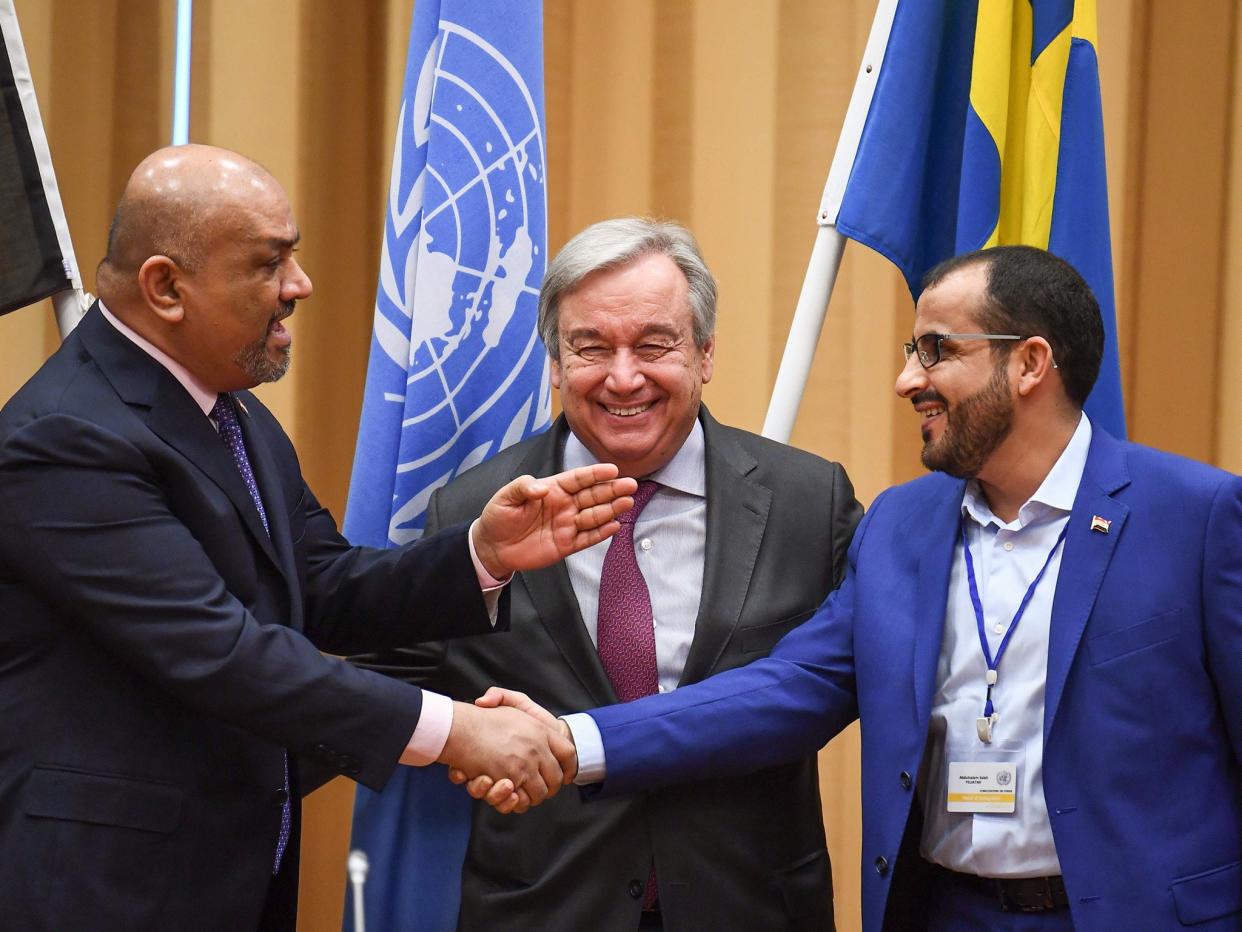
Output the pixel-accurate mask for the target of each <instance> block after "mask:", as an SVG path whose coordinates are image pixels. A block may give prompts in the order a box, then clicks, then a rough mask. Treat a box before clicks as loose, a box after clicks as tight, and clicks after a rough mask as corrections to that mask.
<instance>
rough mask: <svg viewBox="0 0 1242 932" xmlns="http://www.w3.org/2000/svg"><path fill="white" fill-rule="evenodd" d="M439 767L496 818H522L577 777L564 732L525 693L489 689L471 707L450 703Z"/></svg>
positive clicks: (570, 744)
mask: <svg viewBox="0 0 1242 932" xmlns="http://www.w3.org/2000/svg"><path fill="white" fill-rule="evenodd" d="M438 760H439V762H440V763H442V764H447V765H448V767H449V779H450V780H452V781H453V782H454V783H459V784H460V783H465V784H466V790H467V791H468V792H469V793H470V795H471V796H472V797H474V798H475V799H482V800H484V801H486V802H487V803H488V805H490V806H492V807H494V808H495V809H496V810H497V811H498V812H502V813H510V812H519V813H520V812H525V811H526V810H527V809H529V808H530V807H531V806H537V805H539V804H540V803H541V802H543V801H544V800H545V799H546V798H548V797H549V796H555V795H556V793H557V791H558V790H559V789H560V788H561V787H562V786H566V785H568V784H570V783H572V782H573V780H574V776H575V775H576V774H577V773H578V752H577V750H576V749H575V747H574V742H573V739H572V737H571V736H570V733H569V726H567V725H566V724H565V723H564V722H562V721H561V720H560V719H558V718H556V717H555V716H554V715H552V713H551V712H549V711H547V710H546V709H545V708H543V707H542V706H540V705H538V704H537V703H536V702H534V701H533V700H532V699H531V698H530V697H529V696H527V695H526V694H525V693H521V692H517V691H515V690H508V689H501V688H500V687H499V686H493V687H491V688H490V689H488V691H487V692H486V693H484V694H483V695H482V696H480V697H479V698H478V699H476V700H475V701H474V705H471V704H469V703H466V702H454V703H453V727H452V730H451V731H450V732H449V736H448V740H447V741H446V742H445V744H444V750H443V752H441V754H440V757H439V759H438Z"/></svg>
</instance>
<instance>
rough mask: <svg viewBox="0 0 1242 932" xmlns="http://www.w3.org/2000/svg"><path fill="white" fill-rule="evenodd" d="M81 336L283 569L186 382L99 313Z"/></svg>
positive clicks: (129, 399) (127, 398)
mask: <svg viewBox="0 0 1242 932" xmlns="http://www.w3.org/2000/svg"><path fill="white" fill-rule="evenodd" d="M75 332H80V338H81V340H82V343H83V345H84V346H85V347H86V350H87V352H89V353H90V355H91V358H92V359H94V360H95V362H96V364H97V365H98V366H99V368H100V371H101V372H103V374H104V376H105V377H106V378H107V379H108V381H109V382H110V383H111V384H112V386H113V388H115V389H116V392H117V394H118V395H120V397H121V400H122V401H124V402H125V403H126V404H128V405H130V406H131V407H137V408H140V409H145V410H146V423H147V426H148V427H150V428H151V430H152V431H154V432H155V433H156V434H157V435H158V436H159V437H160V439H161V440H163V441H164V442H165V443H167V444H168V445H169V446H171V447H173V448H174V449H176V450H177V451H178V452H180V453H181V455H182V456H184V457H185V458H186V459H187V460H189V462H191V463H192V464H194V466H196V467H197V468H198V469H199V470H200V471H201V472H202V473H203V474H204V475H205V476H206V477H207V478H208V479H210V480H211V481H212V482H213V483H214V484H215V485H217V486H219V488H220V489H221V490H222V491H223V492H224V493H225V495H227V496H228V498H229V500H230V501H231V502H232V503H233V505H234V507H235V508H236V509H237V512H238V514H239V516H240V517H241V520H242V523H243V524H245V526H246V528H247V530H248V531H249V532H250V536H251V537H253V538H254V540H255V543H256V544H257V545H258V546H259V548H260V549H261V550H262V551H263V552H264V553H266V554H267V555H268V557H270V558H271V560H272V561H273V562H274V563H276V565H277V566H279V565H280V561H279V560H278V559H277V555H276V550H275V548H274V547H273V546H272V542H271V540H270V539H269V538H268V535H267V532H266V531H265V530H264V529H263V523H262V521H260V520H259V513H258V512H257V511H256V510H255V507H254V502H252V501H251V500H250V493H249V492H248V491H247V490H246V485H245V483H244V482H243V481H242V478H241V474H240V473H239V472H238V471H237V466H236V464H235V463H234V462H233V459H232V457H231V456H230V455H229V451H228V449H227V448H226V447H225V445H224V444H223V443H222V442H221V440H220V435H219V434H217V433H216V430H215V428H214V427H213V426H212V424H211V421H210V420H209V419H208V418H207V416H206V415H204V414H203V412H202V410H201V409H200V408H199V407H198V405H197V404H196V403H195V402H194V399H193V398H191V397H190V395H189V393H188V392H187V391H186V390H185V389H184V388H183V387H182V385H181V383H180V382H178V381H177V380H176V378H175V377H174V376H173V375H172V373H171V372H169V371H168V370H167V369H165V368H164V367H163V366H161V365H160V364H159V363H158V362H156V361H155V360H154V359H152V358H151V357H150V356H148V355H147V354H146V353H145V352H143V351H142V350H141V349H140V348H139V347H137V346H135V345H134V344H133V343H131V342H130V341H129V340H128V339H127V338H126V337H125V336H124V335H122V334H121V333H119V332H118V331H117V330H116V328H114V327H113V326H112V325H111V324H109V323H108V322H107V321H106V320H105V319H104V318H103V315H101V314H100V313H99V312H98V311H97V310H95V309H94V308H92V310H91V312H90V313H88V314H87V315H86V317H84V318H83V319H82V322H81V323H80V324H79V325H78V328H77V331H75ZM247 452H249V450H247Z"/></svg>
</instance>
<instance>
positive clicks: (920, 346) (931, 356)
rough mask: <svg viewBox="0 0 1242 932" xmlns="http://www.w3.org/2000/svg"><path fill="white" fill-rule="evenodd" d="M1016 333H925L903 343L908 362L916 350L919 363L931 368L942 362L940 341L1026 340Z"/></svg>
mask: <svg viewBox="0 0 1242 932" xmlns="http://www.w3.org/2000/svg"><path fill="white" fill-rule="evenodd" d="M1025 339H1027V338H1026V337H1020V336H1018V335H1017V334H1015V333H925V334H923V335H922V336H921V337H919V338H918V339H917V340H915V341H914V342H913V343H903V344H901V348H902V351H903V352H905V354H906V362H909V361H910V357H911V356H913V355H914V354H915V353H916V352H917V353H918V354H919V365H921V366H922V367H923V368H924V369H930V368H931V367H932V366H934V365H935V364H936V363H938V362H940V343H941V341H942V340H1025Z"/></svg>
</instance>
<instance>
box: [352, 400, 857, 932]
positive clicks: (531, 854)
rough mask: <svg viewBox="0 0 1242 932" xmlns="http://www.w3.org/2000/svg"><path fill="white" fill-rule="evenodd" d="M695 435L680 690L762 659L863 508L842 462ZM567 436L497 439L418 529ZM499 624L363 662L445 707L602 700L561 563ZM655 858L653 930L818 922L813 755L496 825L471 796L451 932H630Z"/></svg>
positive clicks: (828, 915)
mask: <svg viewBox="0 0 1242 932" xmlns="http://www.w3.org/2000/svg"><path fill="white" fill-rule="evenodd" d="M701 420H702V423H703V429H704V436H705V440H706V468H707V553H706V561H705V567H704V578H703V596H702V600H701V603H700V607H699V616H698V620H697V623H696V629H695V635H694V641H693V645H692V647H691V649H690V655H689V657H688V658H687V661H686V666H685V671H684V673H683V675H682V679H681V683H682V684H686V683H693V682H696V681H698V680H701V679H703V678H705V677H707V676H710V675H711V674H713V673H716V672H718V671H720V670H726V669H729V668H732V667H737V666H741V665H743V664H745V663H748V662H750V661H752V660H754V659H756V658H758V657H763V656H765V655H766V654H767V652H768V650H769V649H770V648H771V647H772V646H773V645H775V644H776V642H777V641H778V640H779V639H780V638H781V636H782V635H783V634H785V632H787V631H789V630H790V629H791V628H793V627H794V626H795V625H798V624H800V623H801V622H803V621H805V620H806V619H807V618H809V617H810V616H811V614H812V612H813V611H814V609H815V608H816V607H817V606H818V605H819V603H820V602H821V601H822V600H823V599H824V597H825V596H826V595H827V593H828V592H829V590H830V589H832V588H833V587H834V586H835V585H836V584H837V583H838V582H839V581H840V579H841V576H842V574H843V572H844V565H845V563H844V561H845V553H846V549H847V547H848V546H849V542H850V538H851V536H852V535H853V532H854V527H855V525H856V524H857V523H858V520H859V518H860V516H861V514H862V509H861V508H860V506H859V505H858V503H857V502H856V501H855V499H854V492H853V488H852V487H851V485H850V482H849V479H848V478H847V477H846V474H845V470H844V469H842V468H841V467H840V466H839V465H837V464H835V463H829V462H827V461H826V460H823V459H820V458H819V457H817V456H813V455H812V454H809V453H806V452H803V451H801V450H796V449H793V448H791V447H787V446H784V445H782V444H778V443H774V442H772V441H769V440H765V439H763V438H761V437H758V436H756V435H754V434H751V433H747V432H745V431H741V430H736V429H734V428H730V427H725V426H722V425H720V424H719V423H717V422H716V421H715V420H714V419H713V418H712V417H711V415H709V414H708V413H707V411H706V409H704V410H703V412H702V414H701ZM567 433H568V427H567V426H566V424H565V421H564V418H561V419H559V420H558V421H557V422H556V424H555V425H553V427H552V429H551V430H549V431H548V432H547V433H546V434H544V435H542V436H540V437H537V438H534V439H531V440H528V441H526V442H524V443H521V444H518V445H517V446H515V447H511V448H510V449H508V450H505V451H504V452H502V453H500V454H499V455H497V456H496V457H494V458H492V459H491V460H489V461H487V462H486V463H483V464H482V465H480V466H478V467H476V468H474V469H472V470H470V471H469V472H467V473H465V474H464V475H463V476H461V477H460V478H459V479H457V480H456V481H455V482H453V483H451V484H450V485H448V486H446V487H445V488H443V489H441V490H440V491H439V492H437V493H436V495H435V496H434V497H433V498H432V499H431V503H430V506H429V511H428V531H433V530H435V529H436V528H439V527H443V526H444V525H446V524H449V523H452V522H456V521H459V520H463V519H465V518H468V517H471V516H474V515H477V514H478V513H479V509H480V508H481V506H482V503H483V502H485V501H486V500H487V499H488V497H489V496H490V495H491V494H492V493H493V492H494V491H495V490H496V489H498V488H499V487H500V486H501V485H503V484H504V483H505V482H507V481H508V480H509V479H511V478H513V477H515V476H519V475H522V474H523V473H530V474H532V475H536V476H542V475H548V474H549V473H553V472H556V471H558V470H559V469H560V468H561V454H562V450H563V448H564V442H565V438H566V436H567ZM511 589H512V602H511V615H510V619H511V630H510V632H509V633H508V634H500V635H497V636H492V637H471V638H463V639H460V640H456V641H454V642H451V643H444V644H440V645H436V646H435V647H434V648H431V649H425V648H415V649H413V650H411V651H398V652H394V653H390V654H386V655H382V656H379V657H370V658H367V659H366V660H365V662H366V663H368V664H371V665H375V666H378V667H382V668H384V669H385V670H386V671H387V672H390V673H393V674H394V675H399V676H405V677H407V678H410V679H412V680H415V681H417V682H418V683H420V684H421V685H423V686H426V687H427V688H430V689H435V690H439V691H442V692H446V693H448V694H449V695H451V696H453V697H455V698H459V699H467V700H468V699H472V698H474V697H475V696H478V695H479V694H480V693H482V692H483V691H484V690H485V689H486V688H487V687H488V686H490V685H492V684H494V683H497V684H501V685H503V686H507V687H512V688H515V689H520V690H523V691H524V692H527V693H529V694H530V695H531V697H532V698H534V699H535V700H536V701H537V702H539V703H540V704H542V705H543V706H545V707H546V708H548V709H550V710H551V711H552V712H554V713H556V714H558V715H560V714H564V713H567V712H577V711H582V710H585V709H590V708H593V707H595V706H599V705H605V704H609V703H613V702H616V696H615V694H614V692H613V689H612V686H611V684H610V683H609V682H608V678H607V676H606V675H605V674H604V670H603V667H602V666H601V665H600V662H599V656H598V654H597V653H596V651H595V647H594V645H593V644H592V643H591V639H590V637H589V635H588V634H587V630H586V628H585V627H584V625H583V623H582V618H581V616H580V614H579V610H578V603H577V600H576V598H575V597H574V593H573V589H572V587H571V585H570V581H569V575H568V572H567V571H566V569H565V566H564V564H558V565H556V566H553V567H550V568H548V569H545V570H539V571H536V572H531V573H523V574H521V575H520V576H519V577H518V578H517V579H516V580H515V581H514V582H513V584H512V586H511ZM653 860H654V862H655V865H656V873H657V876H658V878H659V886H660V906H661V909H662V911H663V914H664V923H665V928H666V929H668V930H670V932H684V930H691V929H704V930H707V929H713V930H714V929H739V930H741V929H745V930H748V932H763V930H777V929H817V930H818V929H826V928H831V927H832V881H831V873H830V869H829V863H828V853H827V850H826V848H825V844H824V830H823V817H822V812H821V808H820V800H819V784H818V774H817V770H816V765H815V759H814V758H813V757H810V758H806V759H803V760H800V761H798V762H796V763H793V764H788V765H783V766H780V767H772V768H769V769H767V770H764V771H761V772H760V773H757V774H754V775H751V776H748V777H744V778H740V779H731V780H713V781H704V782H699V783H694V784H691V785H688V786H682V787H677V788H674V789H669V790H662V791H661V792H658V793H649V794H644V795H641V796H631V797H626V798H623V799H613V800H607V801H605V802H597V803H584V802H583V800H582V799H581V797H580V796H579V794H578V793H575V792H572V791H565V792H562V793H560V794H558V795H557V796H556V797H554V798H553V799H551V800H548V801H547V802H546V803H544V804H543V805H541V806H539V807H538V808H537V809H533V810H531V811H530V812H529V813H527V814H525V815H523V816H520V817H517V816H499V815H497V814H496V813H495V812H494V811H493V810H491V809H490V808H489V807H487V806H485V805H483V804H476V807H475V810H474V823H473V827H472V831H471V838H470V846H469V850H468V852H467V855H466V863H465V868H464V873H463V877H462V908H461V917H460V923H459V927H460V928H461V929H467V930H484V929H510V930H517V929H532V930H533V929H539V930H546V929H592V930H599V932H610V930H617V932H633V930H634V929H636V928H637V927H638V919H639V911H640V909H641V896H642V889H643V884H644V882H645V880H646V878H647V874H648V871H649V869H650V867H651V864H652V861H653Z"/></svg>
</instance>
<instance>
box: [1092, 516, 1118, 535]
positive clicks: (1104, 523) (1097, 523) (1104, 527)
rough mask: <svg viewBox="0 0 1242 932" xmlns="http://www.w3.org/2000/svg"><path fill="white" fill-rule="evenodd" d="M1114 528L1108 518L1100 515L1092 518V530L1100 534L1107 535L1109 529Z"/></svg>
mask: <svg viewBox="0 0 1242 932" xmlns="http://www.w3.org/2000/svg"><path fill="white" fill-rule="evenodd" d="M1112 526H1113V522H1111V521H1109V520H1108V519H1107V518H1101V517H1100V516H1099V515H1092V516H1091V530H1093V531H1097V532H1098V533H1100V534H1107V533H1108V529H1109V528H1110V527H1112Z"/></svg>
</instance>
